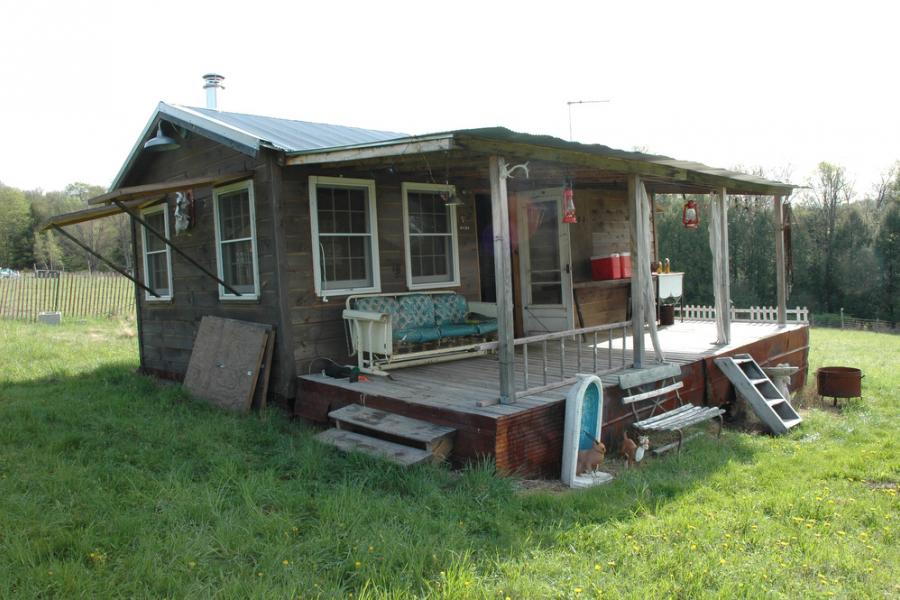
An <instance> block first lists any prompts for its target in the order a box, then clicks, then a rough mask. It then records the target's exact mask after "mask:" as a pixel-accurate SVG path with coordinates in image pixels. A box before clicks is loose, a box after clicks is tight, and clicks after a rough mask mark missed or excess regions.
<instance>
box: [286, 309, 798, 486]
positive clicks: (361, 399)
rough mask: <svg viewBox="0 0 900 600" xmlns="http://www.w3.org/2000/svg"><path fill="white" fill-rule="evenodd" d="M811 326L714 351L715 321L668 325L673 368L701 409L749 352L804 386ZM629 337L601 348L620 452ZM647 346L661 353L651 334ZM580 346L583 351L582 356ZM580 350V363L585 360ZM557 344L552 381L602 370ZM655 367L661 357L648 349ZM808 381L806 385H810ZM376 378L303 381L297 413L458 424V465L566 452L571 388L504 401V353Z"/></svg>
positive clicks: (666, 342) (735, 333)
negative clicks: (727, 363)
mask: <svg viewBox="0 0 900 600" xmlns="http://www.w3.org/2000/svg"><path fill="white" fill-rule="evenodd" d="M807 332H808V328H807V327H806V326H805V325H787V326H784V327H779V326H778V325H775V324H769V323H732V329H731V333H732V342H731V343H730V344H728V345H726V346H717V345H716V344H715V336H716V332H715V322H711V321H685V322H683V323H681V322H676V323H675V324H674V325H670V326H667V327H663V328H660V330H659V337H660V345H661V346H662V348H663V351H664V355H665V360H666V361H667V362H671V363H675V364H679V365H682V375H683V379H684V382H685V389H684V392H683V394H682V397H683V398H685V400H689V401H692V402H694V403H696V404H714V405H720V404H725V403H727V402H728V401H729V400H730V394H731V392H730V386H729V385H728V382H727V380H726V379H725V378H724V375H722V374H721V373H719V372H718V371H717V370H715V367H714V366H712V360H713V359H714V358H715V357H717V356H723V355H731V354H737V353H741V352H749V353H750V354H752V355H753V356H754V358H756V359H757V360H758V361H759V362H760V364H763V365H765V364H768V363H771V364H777V363H779V362H790V363H791V364H794V365H797V366H800V367H802V368H801V372H800V373H798V375H797V376H796V379H795V382H794V383H795V384H796V385H802V384H801V383H800V382H802V381H803V380H804V379H805V374H806V370H805V367H806V357H807V352H808V334H807ZM621 343H622V342H621V338H619V339H618V340H614V341H613V348H612V349H610V348H609V346H608V343H607V342H606V341H605V340H604V342H603V343H601V344H600V345H599V347H598V352H597V358H598V367H599V369H598V373H600V374H601V379H602V380H603V382H604V388H605V394H606V408H605V415H604V435H603V437H604V443H612V446H616V445H617V442H618V440H619V439H620V438H621V430H622V427H624V426H625V425H626V424H627V421H629V417H631V413H630V411H627V412H626V411H625V407H623V406H621V402H618V399H619V398H620V397H621V390H619V389H618V374H619V372H620V371H621V370H622V369H623V368H625V367H626V366H630V365H631V364H632V353H631V339H630V337H629V338H626V345H625V350H624V353H623V350H622V347H621ZM645 347H646V348H652V345H651V343H650V340H649V335H648V336H646V340H645ZM576 348H577V349H578V351H577V352H576ZM578 352H580V354H581V362H580V363H579V361H578V356H577V354H578ZM560 358H561V355H560V351H559V346H558V344H549V345H548V349H547V359H546V360H547V370H548V378H549V381H550V382H553V381H555V380H558V379H560V374H561V373H562V374H563V375H564V377H572V376H573V375H574V374H575V373H585V372H593V371H594V369H593V364H594V351H593V348H592V347H591V346H590V345H588V344H585V343H582V344H580V345H576V343H575V342H574V341H567V344H566V355H565V361H564V362H563V361H561V360H560ZM645 360H646V361H648V362H649V361H652V360H653V352H652V350H651V351H648V352H647V354H646V358H645ZM528 362H529V380H530V385H531V386H536V385H541V384H542V383H543V357H542V355H541V346H540V344H534V345H531V346H530V347H529V361H528ZM801 375H802V378H801ZM368 379H369V381H362V382H358V383H350V382H349V381H348V380H346V379H333V378H330V377H327V376H325V375H322V374H313V375H304V376H301V377H300V378H299V386H298V389H299V391H298V397H297V400H296V403H295V413H296V414H297V415H299V416H302V417H304V418H306V419H309V420H313V421H319V422H324V421H327V415H328V412H329V411H330V410H334V409H335V408H339V407H340V406H344V405H346V404H350V403H360V404H367V405H369V406H373V407H375V408H381V409H384V410H389V411H393V412H399V413H400V414H404V415H406V416H410V417H415V418H421V419H425V420H428V421H431V422H434V423H438V424H442V425H449V426H452V427H455V428H456V429H457V430H458V434H457V436H458V437H457V443H456V449H455V451H454V454H455V456H454V459H455V461H456V462H463V461H465V460H467V459H471V458H474V457H477V456H481V455H489V456H493V457H494V458H495V459H496V460H497V464H498V466H499V467H501V468H504V469H508V470H524V471H527V472H530V471H535V470H537V471H544V472H552V469H553V465H558V464H559V460H558V458H555V457H556V456H557V455H558V454H559V452H560V448H561V437H562V413H563V411H562V408H563V404H564V399H565V395H566V392H567V391H568V387H569V386H561V387H558V388H553V389H550V390H546V391H543V392H540V393H537V394H533V395H529V396H524V397H519V398H518V399H517V401H516V403H514V404H499V403H498V402H497V399H498V398H499V375H498V362H497V358H496V357H495V356H480V357H473V358H468V359H462V360H457V361H453V362H446V363H438V364H432V365H422V366H416V367H408V368H404V369H397V370H395V371H393V372H392V375H391V377H390V378H387V377H376V376H369V377H368ZM516 384H517V389H522V388H523V387H524V364H523V361H522V355H521V352H517V353H516Z"/></svg>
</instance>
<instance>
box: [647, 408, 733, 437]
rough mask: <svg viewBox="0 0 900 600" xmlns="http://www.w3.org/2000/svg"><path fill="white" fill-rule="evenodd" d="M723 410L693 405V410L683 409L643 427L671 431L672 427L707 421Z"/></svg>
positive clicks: (680, 427) (677, 427)
mask: <svg viewBox="0 0 900 600" xmlns="http://www.w3.org/2000/svg"><path fill="white" fill-rule="evenodd" d="M723 412H724V411H723V410H722V409H719V408H710V407H700V406H694V407H693V410H690V411H685V412H683V413H681V414H679V415H675V416H674V417H671V418H669V419H664V420H662V421H657V422H656V423H652V424H650V425H649V426H647V427H645V429H653V430H656V431H671V430H674V429H684V428H685V427H690V426H691V425H695V424H697V423H701V422H703V421H708V420H709V419H713V418H715V417H718V416H719V415H720V414H722V413H723Z"/></svg>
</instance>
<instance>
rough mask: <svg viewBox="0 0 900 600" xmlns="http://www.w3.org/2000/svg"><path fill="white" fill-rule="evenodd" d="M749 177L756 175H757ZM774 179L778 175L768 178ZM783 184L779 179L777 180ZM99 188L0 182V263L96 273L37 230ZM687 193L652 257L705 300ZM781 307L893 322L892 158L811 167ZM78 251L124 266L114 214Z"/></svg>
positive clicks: (745, 207)
mask: <svg viewBox="0 0 900 600" xmlns="http://www.w3.org/2000/svg"><path fill="white" fill-rule="evenodd" d="M757 174H758V175H764V173H762V172H761V171H759V170H757ZM774 177H775V178H779V176H778V175H777V174H776V175H775V176H774ZM780 178H783V179H786V177H784V176H783V175H782V176H781V177H780ZM104 191H105V190H104V189H103V188H101V187H99V186H93V185H88V184H85V183H72V184H70V185H67V186H66V187H65V189H63V190H62V191H53V192H43V191H41V190H32V191H23V190H19V189H16V188H13V187H9V186H5V185H3V184H0V267H12V268H18V269H22V268H32V267H34V268H38V269H66V270H89V271H95V270H98V269H99V270H105V269H106V266H105V265H103V264H102V263H101V262H100V261H98V260H97V258H96V257H94V256H92V255H91V254H90V253H87V252H85V251H83V250H81V249H79V248H77V247H75V245H74V244H70V243H69V242H68V241H66V240H61V239H60V238H59V237H58V236H57V235H56V234H54V233H53V232H50V231H47V232H43V233H41V232H39V231H38V226H39V225H40V224H41V223H42V222H44V221H45V220H46V219H47V218H49V217H50V216H52V215H56V214H60V213H64V212H71V211H74V210H78V209H81V208H86V207H87V201H88V199H90V198H92V197H94V196H97V195H100V194H102V193H103V192H104ZM690 198H691V196H690V195H688V196H682V195H662V196H658V197H657V203H656V206H657V212H656V213H655V218H656V228H657V239H658V240H659V242H658V244H659V255H660V257H661V258H662V257H668V258H669V259H670V260H671V262H672V265H673V268H674V269H675V270H677V271H684V272H685V301H686V302H688V303H691V304H712V302H713V291H712V256H711V253H710V249H709V240H708V235H707V233H706V227H705V225H706V223H708V216H709V215H708V203H707V202H706V200H705V199H704V197H702V196H696V197H694V199H695V200H696V201H697V202H698V203H699V204H700V206H701V215H702V217H705V223H704V224H703V225H702V226H701V227H700V229H698V230H688V229H685V228H684V227H683V226H682V223H681V216H682V215H681V207H682V205H683V203H684V202H685V201H686V200H688V199H690ZM788 206H789V208H788V209H787V213H788V215H789V219H788V221H789V224H790V236H789V242H790V247H789V253H788V256H789V259H790V266H791V268H790V270H789V281H788V288H789V296H788V304H789V305H790V306H795V305H797V306H807V307H808V308H810V310H812V311H813V312H815V313H836V312H838V311H839V310H840V309H841V308H843V309H844V310H845V311H846V312H847V313H848V314H851V315H854V316H857V317H862V318H872V319H875V318H877V319H884V320H888V321H892V322H896V321H897V320H898V317H900V301H898V296H900V161H898V163H896V164H895V165H894V167H893V168H891V169H890V170H889V171H888V172H886V173H885V175H884V176H882V178H881V181H880V182H879V183H878V184H877V185H875V186H874V187H873V189H871V190H868V191H867V192H865V193H863V194H860V193H858V192H857V191H856V190H855V189H854V187H853V184H852V183H851V182H850V181H849V179H848V177H847V173H846V171H845V170H844V168H843V167H840V166H837V165H832V164H829V163H824V162H823V163H820V164H819V166H818V169H817V170H816V172H815V174H814V175H813V176H812V177H811V178H810V179H809V181H808V182H807V187H806V188H804V189H800V190H798V191H797V192H796V193H795V194H794V196H793V197H792V198H791V200H790V202H789V205H788ZM67 231H69V232H70V233H71V234H72V235H73V236H75V237H76V238H78V239H79V240H80V241H81V242H83V243H84V244H85V245H86V246H88V247H89V248H91V249H92V250H95V251H97V252H98V253H100V254H102V255H103V256H106V257H109V258H110V259H112V260H113V261H114V262H116V263H117V264H120V265H124V266H126V268H129V269H130V268H132V267H133V265H132V262H133V257H132V254H131V227H130V224H129V222H128V217H127V216H125V215H117V216H114V217H107V218H103V219H96V220H93V221H87V222H85V223H79V224H76V225H71V226H69V227H67ZM728 231H729V239H728V244H729V252H730V265H729V267H730V272H731V295H732V300H733V302H734V305H735V306H737V307H748V306H760V305H774V303H775V216H774V212H773V202H772V198H771V197H768V196H732V197H730V201H729V210H728Z"/></svg>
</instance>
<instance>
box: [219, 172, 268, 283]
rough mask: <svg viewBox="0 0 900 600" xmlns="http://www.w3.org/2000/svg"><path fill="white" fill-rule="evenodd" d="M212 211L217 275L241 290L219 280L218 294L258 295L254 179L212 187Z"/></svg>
mask: <svg viewBox="0 0 900 600" xmlns="http://www.w3.org/2000/svg"><path fill="white" fill-rule="evenodd" d="M213 212H214V213H215V220H216V262H217V264H218V268H219V272H218V275H219V279H221V280H222V281H224V282H225V283H227V284H228V285H230V286H231V287H232V288H234V289H235V290H237V291H238V292H240V295H237V294H233V293H231V292H230V291H228V290H227V289H225V287H224V286H223V285H221V284H220V285H219V298H221V299H229V300H231V299H238V300H255V299H256V298H258V297H259V265H258V264H257V255H256V209H255V207H254V200H253V182H252V181H242V182H240V183H235V184H232V185H229V186H225V187H221V188H216V189H215V190H213Z"/></svg>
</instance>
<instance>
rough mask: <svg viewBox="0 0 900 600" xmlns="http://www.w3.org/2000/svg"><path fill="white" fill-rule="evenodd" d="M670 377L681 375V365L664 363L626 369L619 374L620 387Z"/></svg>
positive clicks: (624, 388)
mask: <svg viewBox="0 0 900 600" xmlns="http://www.w3.org/2000/svg"><path fill="white" fill-rule="evenodd" d="M669 377H681V367H680V366H679V365H674V364H664V365H659V366H656V367H650V368H647V369H634V370H629V371H625V372H624V373H622V374H621V375H619V387H620V388H622V389H623V390H627V389H628V388H633V387H637V386H639V385H645V384H648V383H654V382H656V381H661V380H663V379H668V378H669Z"/></svg>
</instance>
